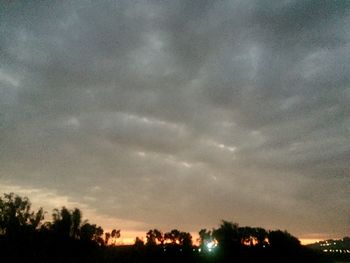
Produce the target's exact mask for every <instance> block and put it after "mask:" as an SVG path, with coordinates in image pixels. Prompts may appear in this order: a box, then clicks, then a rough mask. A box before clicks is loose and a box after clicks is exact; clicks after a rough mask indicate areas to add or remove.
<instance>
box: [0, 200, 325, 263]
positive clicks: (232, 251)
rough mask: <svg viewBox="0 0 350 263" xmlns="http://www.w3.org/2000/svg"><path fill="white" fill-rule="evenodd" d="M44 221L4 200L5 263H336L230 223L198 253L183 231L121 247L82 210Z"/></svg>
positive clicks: (204, 233)
mask: <svg viewBox="0 0 350 263" xmlns="http://www.w3.org/2000/svg"><path fill="white" fill-rule="evenodd" d="M43 220H44V212H43V210H42V209H39V210H38V211H36V212H33V211H31V204H30V202H29V200H28V198H22V197H19V196H17V195H15V194H13V193H11V194H5V195H4V196H3V198H0V253H1V259H2V262H36V263H40V262H43V263H44V262H45V263H51V262H52V263H56V262H57V263H58V262H72V263H73V262H82V263H83V262H84V263H90V262H91V263H92V262H99V263H104V262H105V263H109V262H135V263H137V262H140V263H141V262H167V263H172V262H181V263H186V262H191V263H212V262H218V263H223V262H245V263H249V262H308V263H311V262H331V259H330V258H324V257H323V256H322V255H321V254H320V253H316V252H314V251H313V250H311V249H307V248H306V247H304V246H302V245H301V244H300V242H299V240H298V239H297V238H295V237H293V236H292V235H291V234H289V233H288V232H286V231H280V230H276V231H266V230H265V229H263V228H258V227H239V225H238V224H236V223H232V222H229V221H222V223H221V225H220V226H219V227H218V228H216V229H213V230H206V229H202V230H200V231H199V244H200V245H199V247H197V246H194V245H193V244H192V236H191V235H190V233H187V232H182V231H180V230H177V229H173V230H171V231H169V232H166V233H163V232H161V231H160V230H158V229H151V230H149V231H148V232H147V233H146V238H147V241H146V244H145V243H144V242H143V240H141V239H140V238H136V240H135V244H134V245H129V246H116V245H115V244H116V239H117V238H119V237H120V230H116V229H114V230H112V231H111V233H105V234H104V231H103V229H102V228H101V227H99V226H96V225H95V224H90V223H88V222H87V221H82V213H81V211H80V210H79V209H77V208H75V209H73V210H69V209H67V208H65V207H62V208H61V209H60V210H59V209H55V210H54V212H53V214H52V220H51V221H49V222H45V223H44V222H43ZM103 234H104V235H103ZM103 237H104V238H103ZM324 260H326V261H324Z"/></svg>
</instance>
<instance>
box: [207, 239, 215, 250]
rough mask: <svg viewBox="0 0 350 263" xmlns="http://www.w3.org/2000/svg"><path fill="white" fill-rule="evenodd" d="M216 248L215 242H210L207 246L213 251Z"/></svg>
mask: <svg viewBox="0 0 350 263" xmlns="http://www.w3.org/2000/svg"><path fill="white" fill-rule="evenodd" d="M214 246H215V243H214V242H213V241H211V242H208V244H207V248H208V249H212V248H213V247H214Z"/></svg>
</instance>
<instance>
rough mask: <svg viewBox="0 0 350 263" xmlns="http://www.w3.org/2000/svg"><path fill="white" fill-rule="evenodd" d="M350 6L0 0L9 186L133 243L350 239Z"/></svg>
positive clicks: (1, 97)
mask: <svg viewBox="0 0 350 263" xmlns="http://www.w3.org/2000/svg"><path fill="white" fill-rule="evenodd" d="M349 11H350V2H349V1H342V0H338V1H337V0H333V1H331V0H329V1H325V0H305V1H297V0H294V1H293V0H276V1H269V0H266V1H259V0H231V1H226V0H217V1H209V0H208V1H206V0H200V1H199V0H198V1H196V0H191V1H170V0H162V1H161V0H154V1H152V0H143V1H141V0H130V1H123V0H104V1H92V0H78V1H70V0H63V1H24V0H23V1H20V0H14V1H7V0H2V1H0V35H1V37H0V192H1V193H8V192H15V193H17V194H20V195H21V196H28V197H29V198H30V199H31V201H32V203H33V205H35V206H43V207H44V208H45V210H46V211H47V212H48V213H47V219H49V218H50V213H51V211H52V209H53V208H57V207H62V206H63V205H65V206H68V207H69V208H74V207H79V208H80V209H81V210H82V212H83V215H84V217H85V218H88V219H89V220H90V221H91V222H94V223H98V224H100V225H101V226H102V227H104V228H105V229H111V228H118V229H121V233H122V236H123V235H124V237H125V238H128V237H129V238H131V237H135V235H141V234H140V233H145V232H146V231H147V230H148V229H151V228H158V229H161V230H163V231H168V230H170V229H172V228H178V229H180V230H182V231H190V232H198V231H199V230H200V229H201V228H208V229H211V228H213V227H217V226H218V225H219V223H220V221H221V220H222V219H224V220H228V221H232V222H237V223H239V224H240V225H242V226H246V225H248V226H261V227H264V228H267V229H282V230H287V231H289V232H290V233H292V234H293V235H295V236H297V237H299V238H301V239H324V238H342V237H343V236H346V235H349V233H350V209H349V204H350V162H349V157H350V85H349V83H350V27H349V24H350V12H349Z"/></svg>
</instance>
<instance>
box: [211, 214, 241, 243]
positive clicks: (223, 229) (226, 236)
mask: <svg viewBox="0 0 350 263" xmlns="http://www.w3.org/2000/svg"><path fill="white" fill-rule="evenodd" d="M212 235H213V237H214V238H215V239H216V240H217V241H218V243H219V245H220V246H221V247H222V248H223V249H226V250H230V249H231V248H232V247H236V246H237V245H239V244H240V237H239V231H238V224H237V223H232V222H228V221H225V220H222V223H221V225H220V227H219V228H218V229H214V230H213V234H212Z"/></svg>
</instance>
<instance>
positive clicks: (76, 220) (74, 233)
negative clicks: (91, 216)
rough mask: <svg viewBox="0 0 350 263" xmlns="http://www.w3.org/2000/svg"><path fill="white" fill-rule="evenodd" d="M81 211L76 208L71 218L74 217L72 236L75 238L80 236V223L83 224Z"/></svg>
mask: <svg viewBox="0 0 350 263" xmlns="http://www.w3.org/2000/svg"><path fill="white" fill-rule="evenodd" d="M81 218H82V215H81V212H80V210H79V209H78V208H75V209H74V210H73V212H72V215H71V219H72V225H71V236H72V237H73V238H78V237H79V230H80V224H81Z"/></svg>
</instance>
